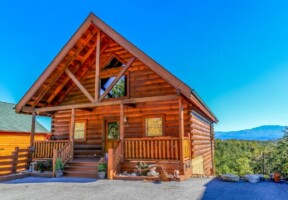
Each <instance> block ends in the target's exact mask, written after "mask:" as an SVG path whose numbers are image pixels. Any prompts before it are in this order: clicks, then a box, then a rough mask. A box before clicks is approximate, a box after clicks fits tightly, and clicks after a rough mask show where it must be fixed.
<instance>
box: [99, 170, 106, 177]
mask: <svg viewBox="0 0 288 200" xmlns="http://www.w3.org/2000/svg"><path fill="white" fill-rule="evenodd" d="M98 177H99V178H100V179H104V178H105V177H106V172H105V171H102V172H98Z"/></svg>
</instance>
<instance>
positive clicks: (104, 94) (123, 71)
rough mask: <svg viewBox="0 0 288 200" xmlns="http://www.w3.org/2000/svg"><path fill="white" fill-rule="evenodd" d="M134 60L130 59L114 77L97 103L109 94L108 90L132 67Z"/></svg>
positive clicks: (133, 58)
mask: <svg viewBox="0 0 288 200" xmlns="http://www.w3.org/2000/svg"><path fill="white" fill-rule="evenodd" d="M135 59H136V58H135V57H132V58H130V59H129V61H128V62H127V64H126V65H125V67H124V68H123V69H122V70H121V71H120V72H119V74H118V75H117V76H116V77H115V79H114V80H113V82H112V83H111V84H110V85H109V87H108V88H107V89H106V90H105V92H104V93H103V94H102V95H101V96H100V97H99V100H98V102H100V101H102V100H103V99H104V98H105V97H106V95H107V94H108V93H109V92H110V90H111V89H112V88H113V87H114V86H115V84H116V83H117V82H118V81H119V79H120V78H121V77H122V76H123V74H124V73H125V72H126V71H127V69H128V68H129V67H130V66H131V65H132V63H133V62H134V60H135Z"/></svg>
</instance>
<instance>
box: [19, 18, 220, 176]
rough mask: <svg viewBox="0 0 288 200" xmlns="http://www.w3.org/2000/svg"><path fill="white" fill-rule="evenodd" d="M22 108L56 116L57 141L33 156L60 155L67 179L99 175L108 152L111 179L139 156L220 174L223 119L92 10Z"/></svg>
mask: <svg viewBox="0 0 288 200" xmlns="http://www.w3.org/2000/svg"><path fill="white" fill-rule="evenodd" d="M16 112H17V113H25V114H31V115H32V117H33V119H34V118H35V116H36V115H43V116H50V117H51V118H52V128H51V130H52V134H53V135H54V137H55V139H56V140H54V141H49V142H39V141H35V142H34V143H33V146H34V147H35V152H34V157H35V158H53V160H54V161H55V159H56V158H60V159H61V160H62V161H63V162H64V163H65V170H64V174H65V175H67V176H79V177H97V170H96V168H95V167H97V162H98V160H99V157H102V156H105V155H106V158H107V160H108V161H107V162H108V171H107V172H108V174H107V176H108V178H109V179H113V178H114V179H116V178H119V176H117V174H118V173H120V172H121V171H133V169H134V168H135V166H136V163H137V162H139V161H143V162H146V163H149V164H157V165H159V166H161V167H163V168H164V169H165V170H166V171H168V172H171V173H172V172H173V171H174V170H179V172H180V175H181V177H184V178H189V177H191V175H193V174H203V175H212V174H214V171H215V170H214V164H213V157H214V137H213V124H214V123H217V121H218V120H217V118H216V117H215V115H214V114H213V113H212V111H211V110H210V109H209V108H208V106H207V105H206V104H205V103H204V102H203V101H202V100H201V99H200V97H199V96H198V95H197V94H196V92H195V91H194V90H193V89H191V88H190V87H189V86H188V85H186V84H185V83H183V82H182V81H181V80H179V79H178V78H176V77H175V76H174V75H173V74H171V73H170V72H169V71H167V70H166V69H165V68H164V67H162V66H160V65H159V64H158V63H157V62H155V61H154V60H153V59H151V58H150V57H149V56H147V55H146V54H145V53H144V52H143V51H141V50H140V49H138V48H137V47H136V46H134V45H133V44H132V43H130V42H129V41H128V40H126V39H125V38H124V37H123V36H121V35H120V34H119V33H117V32H116V31H115V30H113V29H112V28H111V27H110V26H108V25H107V24H105V23H104V22H103V21H102V20H101V19H99V18H98V17H97V16H95V15H94V14H93V13H91V14H90V15H89V16H88V17H87V18H86V20H85V21H84V22H83V23H82V25H81V26H80V27H79V29H78V30H77V31H76V32H75V34H74V35H73V36H72V37H71V39H70V40H69V41H68V42H67V44H66V45H65V46H64V47H63V49H62V50H61V51H60V52H59V54H58V55H57V56H56V57H55V58H54V60H53V61H52V62H51V63H50V64H49V66H48V67H47V68H46V69H45V71H44V72H43V73H42V74H41V76H40V77H39V78H38V80H36V82H35V83H34V85H33V86H32V87H31V88H30V89H29V90H28V92H27V93H26V94H25V95H24V96H23V98H22V99H21V100H20V101H19V102H18V104H17V106H16ZM33 122H35V120H33ZM34 127H35V125H34V124H32V129H34ZM33 137H34V131H32V133H31V138H33ZM32 140H33V139H32ZM43 149H44V151H43ZM40 151H41V152H40ZM54 161H53V163H54ZM120 178H121V177H120Z"/></svg>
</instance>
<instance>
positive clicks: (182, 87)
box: [16, 13, 218, 121]
mask: <svg viewBox="0 0 288 200" xmlns="http://www.w3.org/2000/svg"><path fill="white" fill-rule="evenodd" d="M91 23H93V24H94V25H95V26H96V27H97V28H99V29H100V30H101V31H102V32H103V33H105V34H106V35H107V36H108V37H110V38H111V39H112V40H114V41H116V42H117V43H118V44H119V45H120V46H122V47H123V48H124V49H126V50H127V51H128V52H129V53H131V54H132V55H134V56H135V57H136V58H137V59H139V60H140V61H141V62H142V63H143V64H145V65H146V66H148V67H149V68H150V69H151V70H152V71H154V72H155V73H157V74H158V75H159V76H160V77H161V78H163V79H164V80H165V81H167V82H168V83H169V84H171V85H172V86H173V87H174V88H175V89H177V90H178V91H179V92H180V93H181V94H183V95H184V96H185V97H186V98H187V99H189V100H190V101H192V102H193V103H196V105H197V106H198V107H199V108H200V109H201V110H203V112H204V113H205V114H207V115H208V116H209V117H210V118H211V119H212V120H213V121H218V120H217V119H216V117H215V116H214V115H213V113H212V112H211V111H210V110H209V108H208V107H207V106H206V105H205V104H204V103H203V101H201V99H200V98H199V97H198V96H197V95H195V93H194V92H191V88H190V87H189V86H187V85H186V84H185V83H183V82H182V81H181V80H179V79H178V78H176V77H175V76H174V75H173V74H171V73H170V72H168V71H167V70H166V69H165V68H163V67H162V66H161V65H159V64H158V63H157V62H155V61H154V60H153V59H152V58H150V57H149V56H147V55H146V54H145V53H144V52H142V51H141V50H140V49H138V48H137V47H136V46H134V45H133V44H132V43H130V42H129V41H128V40H126V39H125V38H124V37H123V36H121V35H120V34H119V33H117V32H116V31H115V30H113V29H112V28H111V27H109V26H108V25H107V24H106V23H104V22H103V21H102V20H101V19H99V18H98V17H96V16H95V15H94V14H93V13H91V14H90V15H89V16H88V17H87V18H86V20H85V21H84V22H83V23H82V25H81V26H80V28H79V29H78V30H77V31H76V33H75V34H74V35H73V36H72V38H71V39H70V40H69V41H68V42H67V44H66V45H65V46H64V48H63V49H62V50H61V51H60V52H59V54H58V55H57V56H56V57H55V59H54V60H53V61H52V62H51V63H50V64H49V66H48V67H47V68H46V70H45V71H44V72H43V73H42V74H41V76H40V77H39V78H38V79H37V81H36V82H35V83H34V84H33V86H32V87H31V88H30V90H29V91H28V92H27V93H26V94H25V95H24V97H23V98H22V99H21V100H20V101H19V103H18V104H17V106H16V112H20V111H21V109H22V108H23V107H24V106H25V104H26V103H27V102H28V101H29V99H30V98H31V97H32V96H33V95H34V94H35V93H36V92H37V90H38V89H39V88H40V87H41V85H42V84H43V83H44V81H45V80H46V79H47V78H48V77H49V76H50V75H51V73H53V71H54V70H55V68H56V67H57V66H58V65H59V63H60V62H61V61H62V59H63V58H64V57H65V55H66V54H67V53H68V52H69V50H70V49H71V48H72V47H73V45H74V44H75V43H76V42H77V41H78V40H79V38H80V37H81V34H82V33H83V32H84V31H85V30H86V29H87V28H88V27H89V26H90V25H91Z"/></svg>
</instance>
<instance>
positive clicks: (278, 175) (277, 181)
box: [274, 173, 281, 183]
mask: <svg viewBox="0 0 288 200" xmlns="http://www.w3.org/2000/svg"><path fill="white" fill-rule="evenodd" d="M280 178H281V174H280V173H274V181H275V182H276V183H279V182H280Z"/></svg>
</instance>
